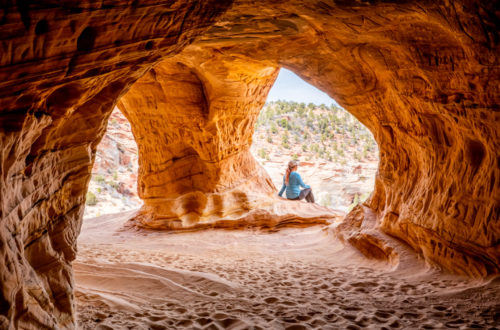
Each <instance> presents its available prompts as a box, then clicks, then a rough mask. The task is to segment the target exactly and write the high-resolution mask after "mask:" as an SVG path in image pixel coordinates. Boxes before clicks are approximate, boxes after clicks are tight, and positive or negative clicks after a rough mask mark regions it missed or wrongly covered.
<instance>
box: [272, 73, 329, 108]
mask: <svg viewBox="0 0 500 330" xmlns="http://www.w3.org/2000/svg"><path fill="white" fill-rule="evenodd" d="M277 100H286V101H295V102H304V103H305V104H308V103H314V104H317V105H320V104H322V103H324V104H325V105H330V104H332V103H333V104H335V105H336V104H337V102H335V100H334V99H332V98H331V97H329V96H328V95H327V94H326V93H324V92H322V91H320V90H319V89H317V88H316V87H314V86H312V85H310V84H308V83H306V82H305V81H304V80H302V78H300V77H299V76H297V75H296V74H295V73H293V72H292V71H290V70H287V69H284V68H282V69H281V70H280V73H279V75H278V78H277V79H276V82H275V83H274V85H273V87H272V88H271V90H270V91H269V95H268V96H267V101H268V102H269V101H277Z"/></svg>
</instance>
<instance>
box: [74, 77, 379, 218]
mask: <svg viewBox="0 0 500 330" xmlns="http://www.w3.org/2000/svg"><path fill="white" fill-rule="evenodd" d="M153 70H154V69H153ZM153 72H154V71H153ZM327 104H328V105H327ZM160 133H161V132H160ZM250 150H251V154H252V155H253V157H254V158H255V159H256V160H257V161H258V162H259V163H260V164H261V165H262V166H263V167H264V169H265V170H266V172H267V173H268V174H269V176H270V177H271V180H272V182H273V184H274V186H275V187H276V189H277V190H279V189H280V188H281V186H282V178H283V174H284V168H285V167H286V164H287V162H288V161H289V160H292V159H293V160H297V161H298V162H299V164H300V172H301V174H302V176H303V179H304V181H306V183H309V184H310V185H311V187H312V188H313V191H314V194H315V196H316V203H317V204H320V205H322V206H325V207H328V208H333V209H335V210H338V211H341V212H349V211H350V210H352V209H353V207H355V206H356V205H357V204H359V203H362V202H364V201H365V200H366V199H367V198H368V196H369V195H370V193H371V192H372V190H373V186H374V177H375V172H376V169H377V165H378V146H377V143H376V141H375V140H374V138H373V135H372V134H371V132H370V131H369V130H368V129H367V128H366V127H365V126H364V125H363V124H361V123H360V122H359V121H358V120H357V119H356V118H355V117H354V116H352V115H351V114H350V113H349V112H347V111H346V110H345V109H343V108H342V107H341V106H339V105H338V104H337V102H336V101H335V100H334V99H332V98H331V97H329V96H328V95H327V94H326V93H324V92H322V91H321V90H319V89H317V88H316V87H314V86H313V85H311V84H309V83H307V82H305V81H304V80H302V79H301V78H300V77H299V76H297V75H296V74H295V73H293V72H292V71H290V70H287V69H285V68H281V69H280V73H279V74H278V76H277V78H276V81H275V82H274V84H273V86H272V88H271V89H270V90H269V94H268V96H267V99H266V103H265V104H264V106H263V107H262V109H261V110H260V113H259V116H258V118H257V120H256V121H255V125H254V127H253V137H252V145H251V148H250ZM138 161H139V151H138V147H137V143H136V141H135V139H134V136H133V132H132V127H131V125H130V122H129V121H128V119H127V118H126V117H125V115H124V114H123V113H122V111H121V110H120V109H119V108H118V107H115V108H114V109H113V112H112V113H111V115H110V117H109V119H108V125H107V131H106V134H105V135H104V137H103V139H102V140H101V142H100V143H99V145H98V148H97V151H96V156H95V161H94V166H93V169H92V177H91V180H90V183H89V188H88V191H87V195H86V207H85V213H84V218H90V217H98V216H101V215H106V214H112V213H119V212H125V211H130V210H134V209H138V208H139V207H140V206H141V205H142V201H141V199H140V197H139V195H138V191H137V181H138V168H139V165H138Z"/></svg>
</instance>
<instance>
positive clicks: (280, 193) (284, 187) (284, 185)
mask: <svg viewBox="0 0 500 330" xmlns="http://www.w3.org/2000/svg"><path fill="white" fill-rule="evenodd" d="M285 189H286V184H285V178H284V177H283V187H281V190H280V192H279V193H278V196H280V197H281V195H283V193H284V192H285Z"/></svg>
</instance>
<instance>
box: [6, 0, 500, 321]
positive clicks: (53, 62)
mask: <svg viewBox="0 0 500 330" xmlns="http://www.w3.org/2000/svg"><path fill="white" fill-rule="evenodd" d="M494 5H495V4H494V3H491V4H490V3H489V2H485V1H466V0H463V1H454V2H449V1H419V2H412V1H406V2H405V1H401V2H398V1H394V2H390V1H387V2H376V3H370V2H363V3H361V2H359V3H358V2H356V3H352V2H351V1H339V2H336V3H333V2H325V1H286V2H281V1H272V2H271V1H262V2H259V1H251V2H250V1H248V2H247V1H200V2H193V1H183V0H179V1H169V2H161V1H141V2H125V1H123V2H122V1H114V2H113V1H109V2H107V1H105V2H99V3H98V4H97V3H93V2H88V1H81V2H74V1H62V2H54V3H51V4H50V5H49V4H48V3H47V2H44V3H34V2H22V3H18V4H13V5H9V6H8V7H4V8H3V9H2V12H1V15H0V17H1V21H0V35H1V40H2V42H1V43H0V49H1V52H0V53H1V58H0V78H1V79H0V86H1V87H0V88H1V89H0V105H1V107H0V109H1V110H0V139H1V140H0V145H1V149H0V150H1V153H0V169H1V170H0V171H1V176H0V194H1V197H0V198H1V200H0V215H1V223H0V251H1V254H2V257H1V259H0V263H1V265H2V266H1V267H0V272H1V276H2V282H1V283H2V284H1V291H0V292H1V293H0V327H2V328H5V327H11V328H24V327H27V328H28V327H31V328H43V327H49V328H52V327H56V326H58V327H62V328H64V327H68V328H71V327H73V326H74V305H73V299H72V285H73V284H72V271H71V266H70V263H71V260H73V258H74V255H75V253H76V249H75V241H76V237H77V235H78V231H79V228H80V224H81V215H82V209H83V205H84V196H85V191H86V187H87V184H88V180H89V178H90V168H91V166H92V162H93V157H94V156H93V155H94V153H95V148H96V145H97V144H98V142H99V140H100V138H101V137H102V135H103V132H104V129H105V124H106V120H107V117H108V116H109V114H110V112H111V110H112V108H113V105H114V104H115V103H116V102H117V100H118V99H119V97H120V96H122V95H124V94H125V92H126V91H127V89H128V88H129V87H130V86H131V84H132V83H133V82H135V81H136V80H137V79H139V78H140V77H141V76H142V75H143V74H144V73H146V72H147V71H148V70H149V69H150V68H151V66H152V65H154V64H156V63H160V62H161V63H160V64H159V65H158V67H157V68H156V67H155V69H154V70H155V71H152V72H150V73H148V74H147V75H146V76H144V78H143V79H142V80H141V81H140V82H139V85H137V86H140V84H145V85H147V88H148V89H147V90H145V91H144V92H145V93H151V95H152V99H150V102H149V103H147V106H146V107H143V110H144V117H141V116H139V115H137V118H135V120H136V121H137V122H138V124H137V125H135V128H134V134H136V136H143V137H144V138H146V139H151V140H150V141H149V142H148V143H145V144H143V147H142V149H141V151H140V152H141V156H142V155H143V154H144V153H147V154H149V151H154V152H155V153H158V155H160V154H161V155H162V156H161V157H160V156H158V157H153V156H148V157H149V158H148V159H147V160H146V158H143V160H141V182H140V184H142V183H144V186H143V187H141V188H140V189H141V190H140V193H141V196H143V198H145V199H146V200H147V205H149V206H150V208H149V209H146V210H145V211H146V212H145V213H144V214H146V215H148V214H149V215H148V216H147V217H146V219H149V220H146V222H148V221H149V222H150V223H151V224H153V225H155V224H156V223H157V222H155V221H157V220H159V221H160V222H162V221H163V224H165V223H167V224H170V223H172V222H171V221H169V220H168V219H170V218H173V216H174V215H175V217H178V218H179V219H180V222H177V224H179V223H180V224H181V225H182V224H183V223H186V224H189V223H190V222H191V221H193V219H194V218H197V217H198V218H199V217H202V218H203V217H206V219H208V220H210V217H216V216H219V215H221V214H225V213H226V212H227V214H229V213H231V212H233V211H235V212H237V210H231V205H232V204H231V203H229V202H228V203H225V201H224V202H222V206H221V205H218V203H219V201H218V199H217V198H218V197H217V196H222V199H223V200H224V199H227V200H229V201H233V200H234V201H236V202H237V203H238V204H237V205H243V204H242V203H241V201H242V200H244V199H247V200H252V198H253V197H248V195H241V194H238V193H236V194H233V195H232V190H231V189H232V188H233V187H239V185H238V180H240V179H242V180H247V182H249V185H250V186H252V187H254V188H255V187H256V188H257V189H256V194H257V195H258V197H257V198H256V200H260V201H262V198H263V197H262V196H265V195H266V194H268V193H272V188H271V187H270V185H269V182H268V180H267V178H265V176H264V177H255V178H254V177H252V174H253V173H255V174H257V173H259V171H260V170H259V168H258V167H257V166H256V165H255V163H254V161H253V159H251V158H250V157H248V153H247V152H246V150H245V148H246V147H247V146H248V143H249V141H248V139H247V138H248V137H249V136H250V134H251V132H247V129H250V128H251V126H252V122H253V120H254V118H255V115H256V112H257V111H258V110H259V109H258V108H259V105H260V104H262V101H263V98H264V97H265V96H264V95H265V93H266V92H267V89H268V88H269V86H270V84H271V83H272V80H273V77H274V75H275V74H276V68H278V67H287V68H289V69H291V70H293V71H295V72H296V73H298V74H299V75H301V76H302V77H303V78H304V79H305V80H307V81H309V82H310V83H312V84H314V85H316V86H317V87H319V88H321V89H322V90H324V91H325V92H327V93H329V94H330V95H331V96H332V97H334V98H335V99H336V100H337V101H338V102H339V103H340V104H341V105H342V106H344V107H345V108H346V109H347V110H348V111H350V112H352V113H353V114H354V115H355V116H356V117H357V118H358V119H359V120H360V121H361V122H363V123H364V124H365V125H366V126H367V127H368V128H370V130H372V132H373V133H374V135H375V138H376V140H377V142H378V143H379V148H380V167H379V172H378V175H377V180H376V186H375V191H374V193H373V195H372V197H371V199H370V201H369V203H368V206H369V207H370V208H371V211H372V212H373V214H374V215H375V216H376V219H377V224H376V225H377V226H378V227H379V228H380V229H382V230H383V231H385V232H386V233H389V234H390V235H393V236H396V237H398V238H400V239H402V240H403V241H406V242H407V243H408V244H410V245H411V246H412V247H413V248H414V249H415V250H416V251H418V252H420V253H422V255H423V256H424V257H425V259H426V260H427V261H429V262H431V263H433V264H436V265H439V266H441V267H443V268H445V269H448V270H450V271H453V272H458V273H462V274H469V275H473V276H485V275H488V274H494V273H499V272H500V269H499V265H500V247H499V238H500V225H499V223H498V219H499V213H500V203H499V196H500V191H499V190H500V188H499V186H500V184H499V181H500V155H499V154H498V150H500V145H499V144H500V143H499V136H498V135H499V132H500V129H499V128H500V127H499V126H500V124H499V122H500V118H499V106H498V104H499V98H500V96H499V95H500V93H499V86H500V84H499V80H500V79H499V76H500V74H499V63H498V54H499V45H498V44H499V35H498V29H499V26H498V25H499V23H498V22H499V18H498V11H496V8H495V7H494ZM205 63H209V64H210V66H208V65H205V66H204V64H205ZM156 71H158V72H162V74H161V75H156V78H155V72H156ZM172 83H175V84H176V85H177V84H179V85H182V88H179V89H178V90H171V89H167V90H164V91H163V93H159V92H154V90H155V89H158V88H160V87H163V86H167V87H168V86H169V84H172ZM148 84H149V85H148ZM134 89H135V87H134ZM186 91H189V93H187V92H186ZM243 91H244V92H245V93H247V94H245V95H243V96H242V95H240V93H242V92H243ZM134 94H136V93H132V94H131V97H130V98H128V97H127V98H125V99H124V100H123V102H122V103H123V105H124V109H125V111H127V109H129V108H130V109H132V108H133V105H134V102H139V101H137V100H140V98H134V97H133V95H134ZM140 102H141V103H140V104H142V105H144V104H145V103H143V102H142V101H140ZM211 102H213V104H212V103H211ZM155 104H164V105H165V106H166V107H167V108H169V109H173V111H171V112H170V113H169V114H160V115H157V114H156V113H154V112H153V110H154V109H153V106H154V105H155ZM136 105H137V104H136ZM235 107H237V108H238V109H235ZM128 116H129V118H131V121H134V114H133V113H132V111H128ZM188 116H192V117H193V118H195V119H196V123H197V124H196V125H194V124H193V122H190V121H187V120H186V119H187V118H188ZM231 116H234V117H231ZM170 118H171V119H170ZM167 119H168V120H167ZM148 120H149V121H151V122H152V123H154V124H155V125H158V126H157V128H156V129H158V130H160V129H161V128H165V129H167V128H168V130H165V131H162V132H161V134H158V136H157V137H156V139H157V140H155V139H154V138H153V137H151V136H149V137H148V136H147V134H143V132H142V130H144V129H146V127H147V126H146V125H144V124H145V122H146V121H148ZM170 120H173V121H174V122H177V123H179V125H180V124H182V125H185V129H182V128H181V127H179V125H177V126H175V125H174V124H173V123H172V122H170ZM141 122H142V126H141ZM231 123H234V124H231ZM151 129H155V128H154V127H153V128H151ZM228 130H230V131H228ZM158 132H159V133H160V131H158ZM229 132H235V134H234V136H231V137H230V135H231V134H229ZM162 139H163V141H161V140H162ZM226 139H229V140H226ZM245 139H247V140H245ZM180 140H182V141H180ZM138 144H139V146H140V145H141V141H138ZM204 146H205V147H204ZM140 148H141V147H140ZM148 148H150V149H148ZM233 153H234V155H235V156H234V157H230V155H233ZM163 156H165V158H162V157H163ZM174 160H175V161H174ZM162 161H165V162H162ZM187 163H188V164H187ZM184 164H186V167H185V168H183V167H184ZM142 165H145V166H142ZM187 165H189V167H188V166H187ZM167 168H168V169H169V171H166V169H167ZM180 168H183V170H182V171H179V172H176V171H177V170H179V169H180ZM185 170H187V172H188V173H189V175H188V176H186V177H185V178H184V177H183V176H182V175H180V174H176V173H184V171H185ZM152 173H155V175H150V174H152ZM198 173H202V174H198ZM203 178H205V179H204V180H205V181H199V180H198V179H200V180H203ZM164 180H170V182H171V183H172V185H168V186H165V181H164ZM190 185H191V186H190ZM243 188H245V189H243ZM243 188H241V189H242V190H243V191H245V190H246V187H244V186H243ZM237 189H240V188H237ZM193 191H198V192H196V193H193ZM247 193H248V191H247ZM200 194H201V195H203V196H201V195H200ZM191 195H193V196H194V197H193V198H192V199H191V198H190V197H189V196H191ZM172 196H174V197H175V196H181V197H182V198H181V200H182V201H183V203H184V202H186V203H189V201H191V200H192V201H194V202H193V203H194V206H192V207H191V206H189V207H187V208H186V207H185V204H182V203H180V204H179V205H177V204H175V203H174V204H167V205H172V207H170V206H168V207H163V206H161V205H159V204H155V203H154V199H156V198H160V199H168V198H170V197H172ZM176 198H177V197H176ZM232 198H233V199H232ZM200 203H201V204H200ZM203 203H206V204H209V203H213V205H214V206H213V207H210V208H208V209H209V210H212V211H210V212H205V211H203V210H205V209H206V208H203V207H202V204H203ZM259 203H260V202H259ZM248 205H249V206H250V207H251V206H252V205H254V204H251V203H248ZM186 210H187V211H189V212H186ZM193 210H194V211H193ZM148 212H149V213H148ZM151 212H152V213H151ZM155 212H156V214H157V215H159V216H155ZM204 212H205V213H204ZM218 212H219V213H218ZM151 215H152V216H151ZM162 219H163V220H162ZM165 219H167V220H166V221H165ZM206 219H202V220H203V221H204V220H206ZM212 219H213V218H212ZM173 226H174V225H173ZM174 227H175V226H174ZM357 228H363V226H358V227H357ZM360 237H361V236H360Z"/></svg>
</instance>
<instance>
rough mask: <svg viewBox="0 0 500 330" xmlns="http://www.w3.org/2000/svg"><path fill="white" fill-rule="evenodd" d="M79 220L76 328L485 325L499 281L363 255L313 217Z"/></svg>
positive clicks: (495, 310)
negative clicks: (148, 223) (282, 224)
mask: <svg viewBox="0 0 500 330" xmlns="http://www.w3.org/2000/svg"><path fill="white" fill-rule="evenodd" d="M130 214H131V212H128V213H121V214H117V215H109V216H103V217H99V218H93V219H86V220H85V221H84V224H83V228H82V233H81V235H80V237H79V243H78V244H79V252H78V258H77V260H76V261H75V262H74V270H75V282H76V293H75V294H76V298H77V311H78V319H79V326H80V328H82V329H359V328H370V329H394V328H404V329H419V328H422V329H449V328H456V329H470V328H482V329H495V326H497V324H499V323H500V298H499V297H500V279H499V278H496V279H494V278H493V279H487V280H473V279H466V278H461V277H456V276H451V275H445V274H441V273H439V272H437V271H436V270H432V269H429V268H427V267H426V266H425V265H424V264H422V263H421V262H420V261H419V260H418V259H417V258H416V257H415V256H411V254H408V255H405V257H404V258H405V260H402V262H401V263H400V264H399V265H398V266H389V265H386V264H384V263H380V262H375V261H369V260H366V259H365V258H363V257H362V256H361V255H360V254H359V253H358V252H357V251H355V250H354V249H351V248H349V247H345V246H343V245H342V244H341V243H339V242H338V241H337V240H336V239H335V237H333V235H332V234H331V230H329V229H328V228H327V227H325V226H314V227H309V228H288V229H282V230H280V231H278V232H273V233H270V232H262V231H257V230H243V231H223V230H209V231H202V232H191V233H190V232H184V233H164V232H151V231H138V230H130V229H128V230H124V229H123V224H124V222H125V221H126V219H127V218H128V217H129V216H130Z"/></svg>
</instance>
